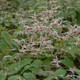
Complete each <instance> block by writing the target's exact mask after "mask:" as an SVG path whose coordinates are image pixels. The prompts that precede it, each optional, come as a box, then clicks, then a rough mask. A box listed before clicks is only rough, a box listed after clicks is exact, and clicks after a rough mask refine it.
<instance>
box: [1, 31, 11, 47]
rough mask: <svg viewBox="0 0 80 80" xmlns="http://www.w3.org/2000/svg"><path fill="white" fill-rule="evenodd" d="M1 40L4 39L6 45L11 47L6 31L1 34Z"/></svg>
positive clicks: (9, 37)
mask: <svg viewBox="0 0 80 80" xmlns="http://www.w3.org/2000/svg"><path fill="white" fill-rule="evenodd" d="M1 36H2V38H4V40H5V41H6V42H7V44H8V45H9V46H10V47H11V43H12V42H11V36H10V34H9V33H7V32H6V31H3V32H2V33H1Z"/></svg>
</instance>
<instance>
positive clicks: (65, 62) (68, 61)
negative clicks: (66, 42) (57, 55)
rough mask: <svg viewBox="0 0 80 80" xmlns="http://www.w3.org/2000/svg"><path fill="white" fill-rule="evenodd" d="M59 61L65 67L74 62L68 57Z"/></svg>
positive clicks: (71, 65) (70, 65)
mask: <svg viewBox="0 0 80 80" xmlns="http://www.w3.org/2000/svg"><path fill="white" fill-rule="evenodd" d="M61 63H62V64H64V65H65V66H66V67H74V63H73V61H71V60H70V59H65V60H61Z"/></svg>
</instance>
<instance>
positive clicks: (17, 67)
mask: <svg viewBox="0 0 80 80" xmlns="http://www.w3.org/2000/svg"><path fill="white" fill-rule="evenodd" d="M31 61H32V60H31V59H24V60H22V61H20V62H18V63H14V64H12V65H10V66H9V67H8V70H7V72H8V74H14V73H17V72H18V71H19V70H20V69H21V68H22V67H24V66H25V65H27V64H30V63H31Z"/></svg>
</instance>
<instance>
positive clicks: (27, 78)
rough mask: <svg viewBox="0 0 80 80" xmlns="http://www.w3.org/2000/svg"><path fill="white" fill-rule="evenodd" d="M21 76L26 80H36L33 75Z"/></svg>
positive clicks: (25, 74)
mask: <svg viewBox="0 0 80 80" xmlns="http://www.w3.org/2000/svg"><path fill="white" fill-rule="evenodd" d="M23 76H24V77H25V79H26V80H36V77H35V75H34V74H33V73H30V72H29V73H24V74H23Z"/></svg>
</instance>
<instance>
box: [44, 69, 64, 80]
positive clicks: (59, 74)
mask: <svg viewBox="0 0 80 80" xmlns="http://www.w3.org/2000/svg"><path fill="white" fill-rule="evenodd" d="M65 74H66V71H65V70H64V69H59V70H57V71H56V72H55V73H54V74H53V76H50V77H48V78H46V79H44V80H52V79H54V78H55V77H64V76H65Z"/></svg>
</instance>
